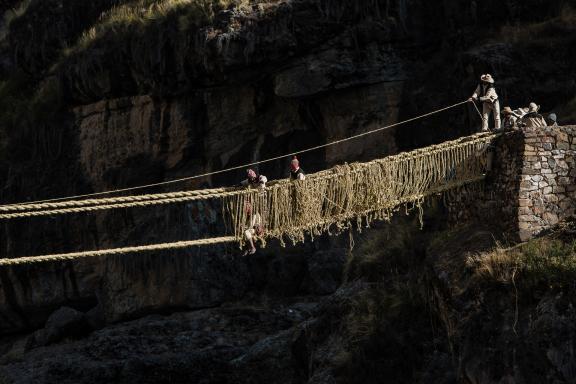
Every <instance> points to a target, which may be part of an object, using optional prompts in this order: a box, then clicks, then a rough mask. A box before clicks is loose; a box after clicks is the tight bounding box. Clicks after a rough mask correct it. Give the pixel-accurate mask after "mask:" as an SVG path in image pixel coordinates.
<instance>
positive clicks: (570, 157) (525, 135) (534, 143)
mask: <svg viewBox="0 0 576 384" xmlns="http://www.w3.org/2000/svg"><path fill="white" fill-rule="evenodd" d="M575 136H576V126H565V127H546V128H529V129H525V130H523V131H515V132H509V133H507V134H505V135H503V136H501V137H499V138H497V139H496V140H495V141H494V144H493V166H492V170H491V172H489V173H488V174H487V175H486V179H485V182H484V183H482V185H481V186H480V188H468V189H464V190H462V191H459V192H458V193H455V194H454V195H453V196H452V198H451V199H450V201H449V203H448V213H449V220H450V221H451V222H452V223H453V224H456V223H462V222H477V223H481V224H482V225H483V226H486V227H490V228H492V229H493V231H494V234H495V235H497V236H498V237H501V236H502V234H503V235H504V236H503V237H505V238H506V239H508V240H511V241H518V240H520V241H526V240H529V239H531V238H533V237H534V236H536V235H538V234H539V233H541V232H542V231H544V230H546V229H548V228H551V227H553V226H554V225H556V224H557V223H558V222H559V221H561V220H563V219H566V218H568V217H570V216H573V215H574V214H575V212H576V142H574V137H575Z"/></svg>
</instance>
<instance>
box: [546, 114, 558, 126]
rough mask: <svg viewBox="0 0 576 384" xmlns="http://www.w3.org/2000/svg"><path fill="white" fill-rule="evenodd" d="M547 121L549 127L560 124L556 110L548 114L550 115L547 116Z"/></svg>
mask: <svg viewBox="0 0 576 384" xmlns="http://www.w3.org/2000/svg"><path fill="white" fill-rule="evenodd" d="M546 123H548V126H549V127H557V126H558V118H557V117H556V114H555V113H554V112H552V113H551V114H549V115H548V117H547V118H546Z"/></svg>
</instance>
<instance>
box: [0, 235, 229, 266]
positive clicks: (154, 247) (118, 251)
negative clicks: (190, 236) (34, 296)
mask: <svg viewBox="0 0 576 384" xmlns="http://www.w3.org/2000/svg"><path fill="white" fill-rule="evenodd" d="M235 241H236V238H235V237H234V236H226V237H215V238H211V239H200V240H190V241H177V242H174V243H162V244H151V245H141V246H136V247H126V248H113V249H103V250H98V251H84V252H73V253H60V254H55V255H45V256H27V257H19V258H14V259H0V266H8V265H19V264H35V263H41V262H47V261H66V260H77V259H83V258H87V257H101V256H111V255H124V254H127V253H141V252H151V251H163V250H169V249H182V248H190V247H196V246H201V245H213V244H223V243H233V242H235Z"/></svg>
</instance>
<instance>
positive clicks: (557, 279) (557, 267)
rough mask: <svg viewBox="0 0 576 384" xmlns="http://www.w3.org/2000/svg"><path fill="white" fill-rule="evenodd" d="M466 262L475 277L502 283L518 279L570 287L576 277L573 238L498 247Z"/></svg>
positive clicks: (535, 283) (524, 282) (528, 283)
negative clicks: (566, 240) (508, 248)
mask: <svg viewBox="0 0 576 384" xmlns="http://www.w3.org/2000/svg"><path fill="white" fill-rule="evenodd" d="M467 264H468V266H469V267H470V268H472V270H473V273H474V276H475V277H476V278H478V279H481V280H485V281H486V280H487V281H496V282H499V283H504V284H515V283H516V282H517V281H519V282H521V283H522V284H523V285H524V286H525V287H528V288H532V287H534V286H537V285H546V286H548V287H558V288H562V287H567V286H572V285H573V284H574V279H575V278H576V241H571V242H568V243H566V242H564V241H562V240H558V239H551V238H543V239H537V240H533V241H530V242H529V243H527V244H525V245H523V246H521V247H518V248H513V249H510V250H507V249H504V248H501V247H500V248H497V249H496V250H494V251H493V252H490V253H486V254H482V255H479V256H473V257H469V258H468V260H467Z"/></svg>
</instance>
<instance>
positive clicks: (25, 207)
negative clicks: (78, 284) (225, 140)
mask: <svg viewBox="0 0 576 384" xmlns="http://www.w3.org/2000/svg"><path fill="white" fill-rule="evenodd" d="M229 190H231V188H214V189H198V190H194V191H180V192H169V193H155V194H148V195H134V196H120V197H111V198H106V199H87V200H70V201H64V202H60V203H43V204H20V205H18V204H14V205H4V206H0V212H12V211H35V210H43V209H58V208H69V207H84V206H91V205H110V204H121V203H127V202H140V201H152V200H163V199H173V198H179V197H196V196H199V197H201V196H207V195H213V194H215V193H224V192H227V191H229Z"/></svg>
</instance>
